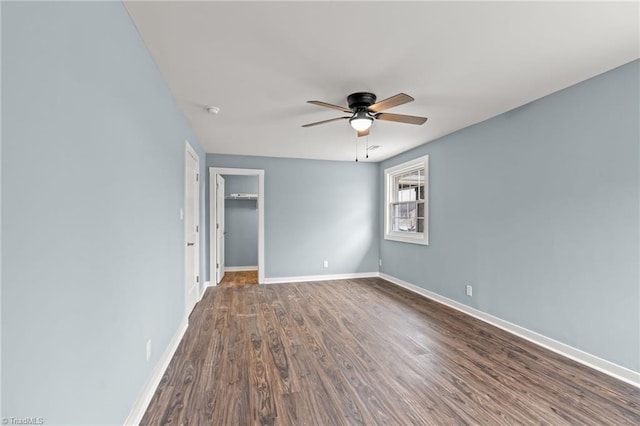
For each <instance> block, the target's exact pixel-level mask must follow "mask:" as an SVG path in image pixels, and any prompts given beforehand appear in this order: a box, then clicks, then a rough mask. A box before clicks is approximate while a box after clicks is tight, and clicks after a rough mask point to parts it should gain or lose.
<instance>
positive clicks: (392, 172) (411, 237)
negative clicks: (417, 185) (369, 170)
mask: <svg viewBox="0 0 640 426" xmlns="http://www.w3.org/2000/svg"><path fill="white" fill-rule="evenodd" d="M419 169H424V177H425V182H424V232H415V233H410V232H398V231H392V230H391V226H390V222H391V221H390V218H389V216H390V213H391V202H392V200H391V197H392V195H391V191H390V190H389V188H391V187H392V186H393V187H394V189H395V184H394V182H393V180H394V179H395V177H396V176H397V175H399V174H401V173H405V172H410V171H414V170H419ZM384 239H385V240H391V241H400V242H403V243H411V244H422V245H425V246H427V245H429V156H428V155H423V156H422V157H418V158H414V159H413V160H410V161H405V162H404V163H401V164H397V165H395V166H392V167H388V168H386V169H384Z"/></svg>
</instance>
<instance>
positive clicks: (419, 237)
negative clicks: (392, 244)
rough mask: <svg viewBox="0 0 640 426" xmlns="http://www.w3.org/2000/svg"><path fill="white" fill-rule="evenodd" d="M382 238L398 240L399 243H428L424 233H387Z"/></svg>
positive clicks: (426, 244)
mask: <svg viewBox="0 0 640 426" xmlns="http://www.w3.org/2000/svg"><path fill="white" fill-rule="evenodd" d="M384 239H385V240H390V241H398V242H401V243H410V244H420V245H423V246H428V245H429V240H428V239H427V237H426V236H425V235H424V234H414V235H408V234H396V233H389V234H385V236H384Z"/></svg>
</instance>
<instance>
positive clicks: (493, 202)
mask: <svg viewBox="0 0 640 426" xmlns="http://www.w3.org/2000/svg"><path fill="white" fill-rule="evenodd" d="M639 73H640V64H639V62H638V61H635V62H633V63H630V64H627V65H625V66H622V67H620V68H617V69H615V70H613V71H610V72H607V73H605V74H603V75H600V76H597V77H595V78H593V79H590V80H587V81H585V82H583V83H580V84H578V85H575V86H573V87H570V88H568V89H565V90H562V91H560V92H557V93H555V94H552V95H550V96H547V97H545V98H542V99H540V100H538V101H535V102H533V103H530V104H528V105H525V106H523V107H521V108H518V109H515V110H513V111H511V112H508V113H505V114H502V115H500V116H498V117H495V118H493V119H491V120H488V121H485V122H483V123H480V124H477V125H475V126H472V127H469V128H466V129H463V130H461V131H458V132H456V133H453V134H451V135H449V136H446V137H444V138H442V139H439V140H437V141H435V142H431V143H429V144H426V145H423V146H420V147H419V148H416V149H414V150H413V151H410V152H407V153H404V154H402V155H400V156H398V157H395V158H393V159H390V160H388V161H385V162H384V163H382V164H381V167H380V175H379V178H378V182H379V183H380V185H382V175H383V170H384V168H387V167H390V166H392V165H395V164H398V163H400V162H403V161H406V160H409V159H412V158H415V157H418V156H421V155H424V154H429V156H430V158H429V166H430V179H431V181H430V186H429V190H430V209H429V214H430V229H431V232H430V245H429V246H426V247H425V246H418V245H412V244H405V243H398V242H393V241H386V240H384V239H381V240H380V254H381V257H382V259H383V262H384V263H383V267H382V268H381V270H382V272H384V273H387V274H389V275H392V276H395V277H397V278H400V279H403V280H406V281H409V282H411V283H414V284H417V285H419V286H421V287H424V288H426V289H428V290H431V291H434V292H436V293H438V294H441V295H443V296H446V297H449V298H451V299H454V300H457V301H459V302H462V303H465V304H468V305H470V306H473V307H475V308H478V309H480V310H482V311H484V312H487V313H490V314H492V315H495V316H498V317H500V318H503V319H505V320H508V321H511V322H513V323H515V324H518V325H520V326H523V327H526V328H528V329H530V330H533V331H536V332H539V333H541V334H543V335H545V336H548V337H551V338H553V339H556V340H558V341H560V342H563V343H566V344H569V345H571V346H574V347H576V348H579V349H582V350H584V351H586V352H589V353H591V354H594V355H597V356H599V357H601V358H604V359H606V360H609V361H611V362H614V363H617V364H619V365H622V366H624V367H627V368H630V369H633V370H635V371H640V277H639V264H638V262H639V249H638V246H639V241H638V234H639V225H638V220H639V207H638V206H639V198H638V190H639V183H638V179H639V173H638V169H639V167H638V162H639V144H640V142H639V141H640V135H639V117H640V107H639V105H640V99H639V93H640V92H639V89H640V87H639V83H638V81H639ZM524 84H526V83H524ZM380 208H381V209H382V204H381V207H380ZM380 228H382V222H381V225H380ZM467 284H471V285H473V298H469V297H466V296H465V295H464V288H465V285H467Z"/></svg>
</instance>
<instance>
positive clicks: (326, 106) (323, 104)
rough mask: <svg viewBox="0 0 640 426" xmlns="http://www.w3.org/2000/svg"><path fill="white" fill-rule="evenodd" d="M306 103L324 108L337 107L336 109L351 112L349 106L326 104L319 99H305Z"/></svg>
mask: <svg viewBox="0 0 640 426" xmlns="http://www.w3.org/2000/svg"><path fill="white" fill-rule="evenodd" d="M307 103H309V104H314V105H318V106H321V107H325V108H332V109H337V110H338V111H342V112H347V113H349V114H351V113H352V112H353V111H351V110H350V109H349V108H345V107H342V106H340V105H334V104H328V103H326V102H321V101H307Z"/></svg>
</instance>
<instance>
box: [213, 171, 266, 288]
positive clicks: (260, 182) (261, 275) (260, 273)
mask: <svg viewBox="0 0 640 426" xmlns="http://www.w3.org/2000/svg"><path fill="white" fill-rule="evenodd" d="M218 175H233V176H257V177H258V200H257V205H258V283H259V284H263V283H264V282H265V276H264V275H265V271H264V268H265V263H264V198H265V194H264V170H262V169H234V168H229V167H209V240H210V241H211V244H210V248H211V250H209V271H210V273H209V276H210V279H211V281H212V282H213V281H214V279H215V280H216V283H218V282H219V281H218V276H217V269H216V263H218V261H217V259H218V252H219V251H218V250H217V248H216V247H217V243H216V240H217V237H218V236H217V233H216V223H217V221H218V217H217V216H218V214H219V213H218V204H220V203H218V202H217V191H216V183H217V176H218ZM222 197H223V200H222V201H223V202H224V193H222ZM222 210H223V212H222V215H224V207H223V209H222ZM223 223H224V216H223ZM222 256H224V253H222ZM223 259H224V257H223Z"/></svg>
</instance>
